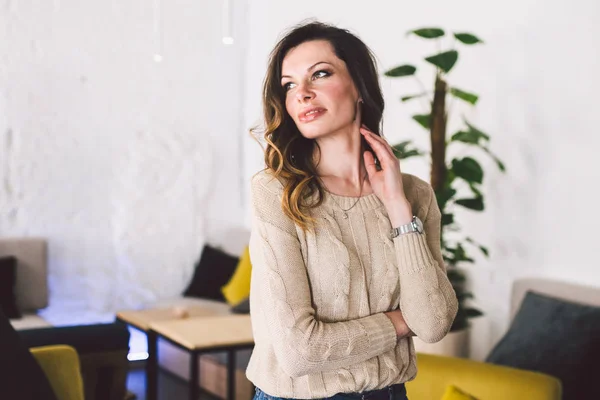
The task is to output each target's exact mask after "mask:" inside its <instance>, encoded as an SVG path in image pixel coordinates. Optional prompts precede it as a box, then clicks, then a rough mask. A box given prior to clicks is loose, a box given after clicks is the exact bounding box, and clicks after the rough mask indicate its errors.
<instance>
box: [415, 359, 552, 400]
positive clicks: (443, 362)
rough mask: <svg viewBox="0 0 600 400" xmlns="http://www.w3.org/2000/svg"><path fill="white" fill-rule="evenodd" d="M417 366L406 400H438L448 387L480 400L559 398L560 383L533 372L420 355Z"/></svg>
mask: <svg viewBox="0 0 600 400" xmlns="http://www.w3.org/2000/svg"><path fill="white" fill-rule="evenodd" d="M417 367H418V372H417V377H416V378H415V379H414V380H413V381H411V382H408V383H407V384H406V390H407V392H408V398H409V399H410V400H442V398H443V397H444V393H445V392H446V389H447V388H448V387H449V386H451V385H454V386H455V387H457V388H459V389H461V390H462V391H464V392H466V393H469V394H470V395H472V396H473V397H475V398H477V399H481V400H506V399H510V400H520V399H523V400H560V399H561V397H562V388H561V383H560V381H559V380H558V379H556V378H554V377H552V376H549V375H545V374H541V373H537V372H530V371H524V370H519V369H515V368H509V367H502V366H499V365H494V364H488V363H483V362H478V361H473V360H467V359H462V358H454V357H444V356H438V355H431V354H422V353H418V354H417ZM446 398H448V397H446Z"/></svg>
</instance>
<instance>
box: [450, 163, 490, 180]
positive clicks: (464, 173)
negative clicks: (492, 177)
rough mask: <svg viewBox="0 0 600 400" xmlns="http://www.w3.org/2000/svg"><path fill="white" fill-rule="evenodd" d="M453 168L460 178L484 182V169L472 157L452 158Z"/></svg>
mask: <svg viewBox="0 0 600 400" xmlns="http://www.w3.org/2000/svg"><path fill="white" fill-rule="evenodd" d="M452 170H453V171H454V173H455V174H456V176H458V177H459V178H462V179H464V180H465V181H467V182H469V183H472V182H475V183H482V182H483V169H482V168H481V165H479V163H478V162H477V161H475V160H474V159H473V158H471V157H465V158H462V159H458V158H455V159H453V160H452Z"/></svg>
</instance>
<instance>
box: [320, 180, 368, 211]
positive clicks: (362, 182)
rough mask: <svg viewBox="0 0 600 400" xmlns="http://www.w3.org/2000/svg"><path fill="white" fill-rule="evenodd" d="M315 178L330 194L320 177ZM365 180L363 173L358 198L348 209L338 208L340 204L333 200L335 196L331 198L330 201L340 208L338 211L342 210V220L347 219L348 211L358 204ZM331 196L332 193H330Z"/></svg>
mask: <svg viewBox="0 0 600 400" xmlns="http://www.w3.org/2000/svg"><path fill="white" fill-rule="evenodd" d="M317 178H319V180H320V181H321V184H323V187H324V188H325V190H327V191H328V192H329V193H331V192H330V191H329V189H327V185H326V184H325V182H323V179H321V177H319V176H317ZM366 180H367V174H366V173H365V176H364V177H363V179H362V181H361V183H360V192H359V193H358V198H357V199H356V201H355V202H354V204H352V205H351V206H350V207H349V208H346V209H344V208H343V207H342V206H340V203H338V202H337V201H336V200H335V197H334V196H335V195H334V196H331V200H333V202H334V203H335V205H336V206H338V207H339V208H340V210H342V217H343V218H344V219H348V211H350V210H352V209H353V208H354V206H355V205H357V204H358V202H359V201H360V197H361V196H362V192H363V186H364V185H365V181H366ZM331 194H332V195H333V193H331Z"/></svg>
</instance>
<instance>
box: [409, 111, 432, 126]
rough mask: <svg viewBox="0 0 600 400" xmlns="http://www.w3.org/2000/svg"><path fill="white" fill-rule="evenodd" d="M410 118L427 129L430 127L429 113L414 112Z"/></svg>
mask: <svg viewBox="0 0 600 400" xmlns="http://www.w3.org/2000/svg"><path fill="white" fill-rule="evenodd" d="M412 118H413V119H414V120H415V121H417V122H418V123H419V125H421V126H422V127H423V128H425V129H429V128H430V127H431V114H416V115H413V117H412Z"/></svg>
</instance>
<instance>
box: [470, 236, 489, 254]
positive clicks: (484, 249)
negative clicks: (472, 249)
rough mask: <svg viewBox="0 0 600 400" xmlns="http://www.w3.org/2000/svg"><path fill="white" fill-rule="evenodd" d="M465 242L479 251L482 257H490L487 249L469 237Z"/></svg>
mask: <svg viewBox="0 0 600 400" xmlns="http://www.w3.org/2000/svg"><path fill="white" fill-rule="evenodd" d="M465 240H466V241H467V242H469V243H471V244H472V245H474V246H477V247H478V248H479V250H481V252H482V253H483V255H484V256H486V257H489V256H490V251H489V250H488V248H487V247H485V246H482V245H481V244H479V243H477V242H476V241H474V240H473V239H471V238H470V237H467V238H465Z"/></svg>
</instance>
